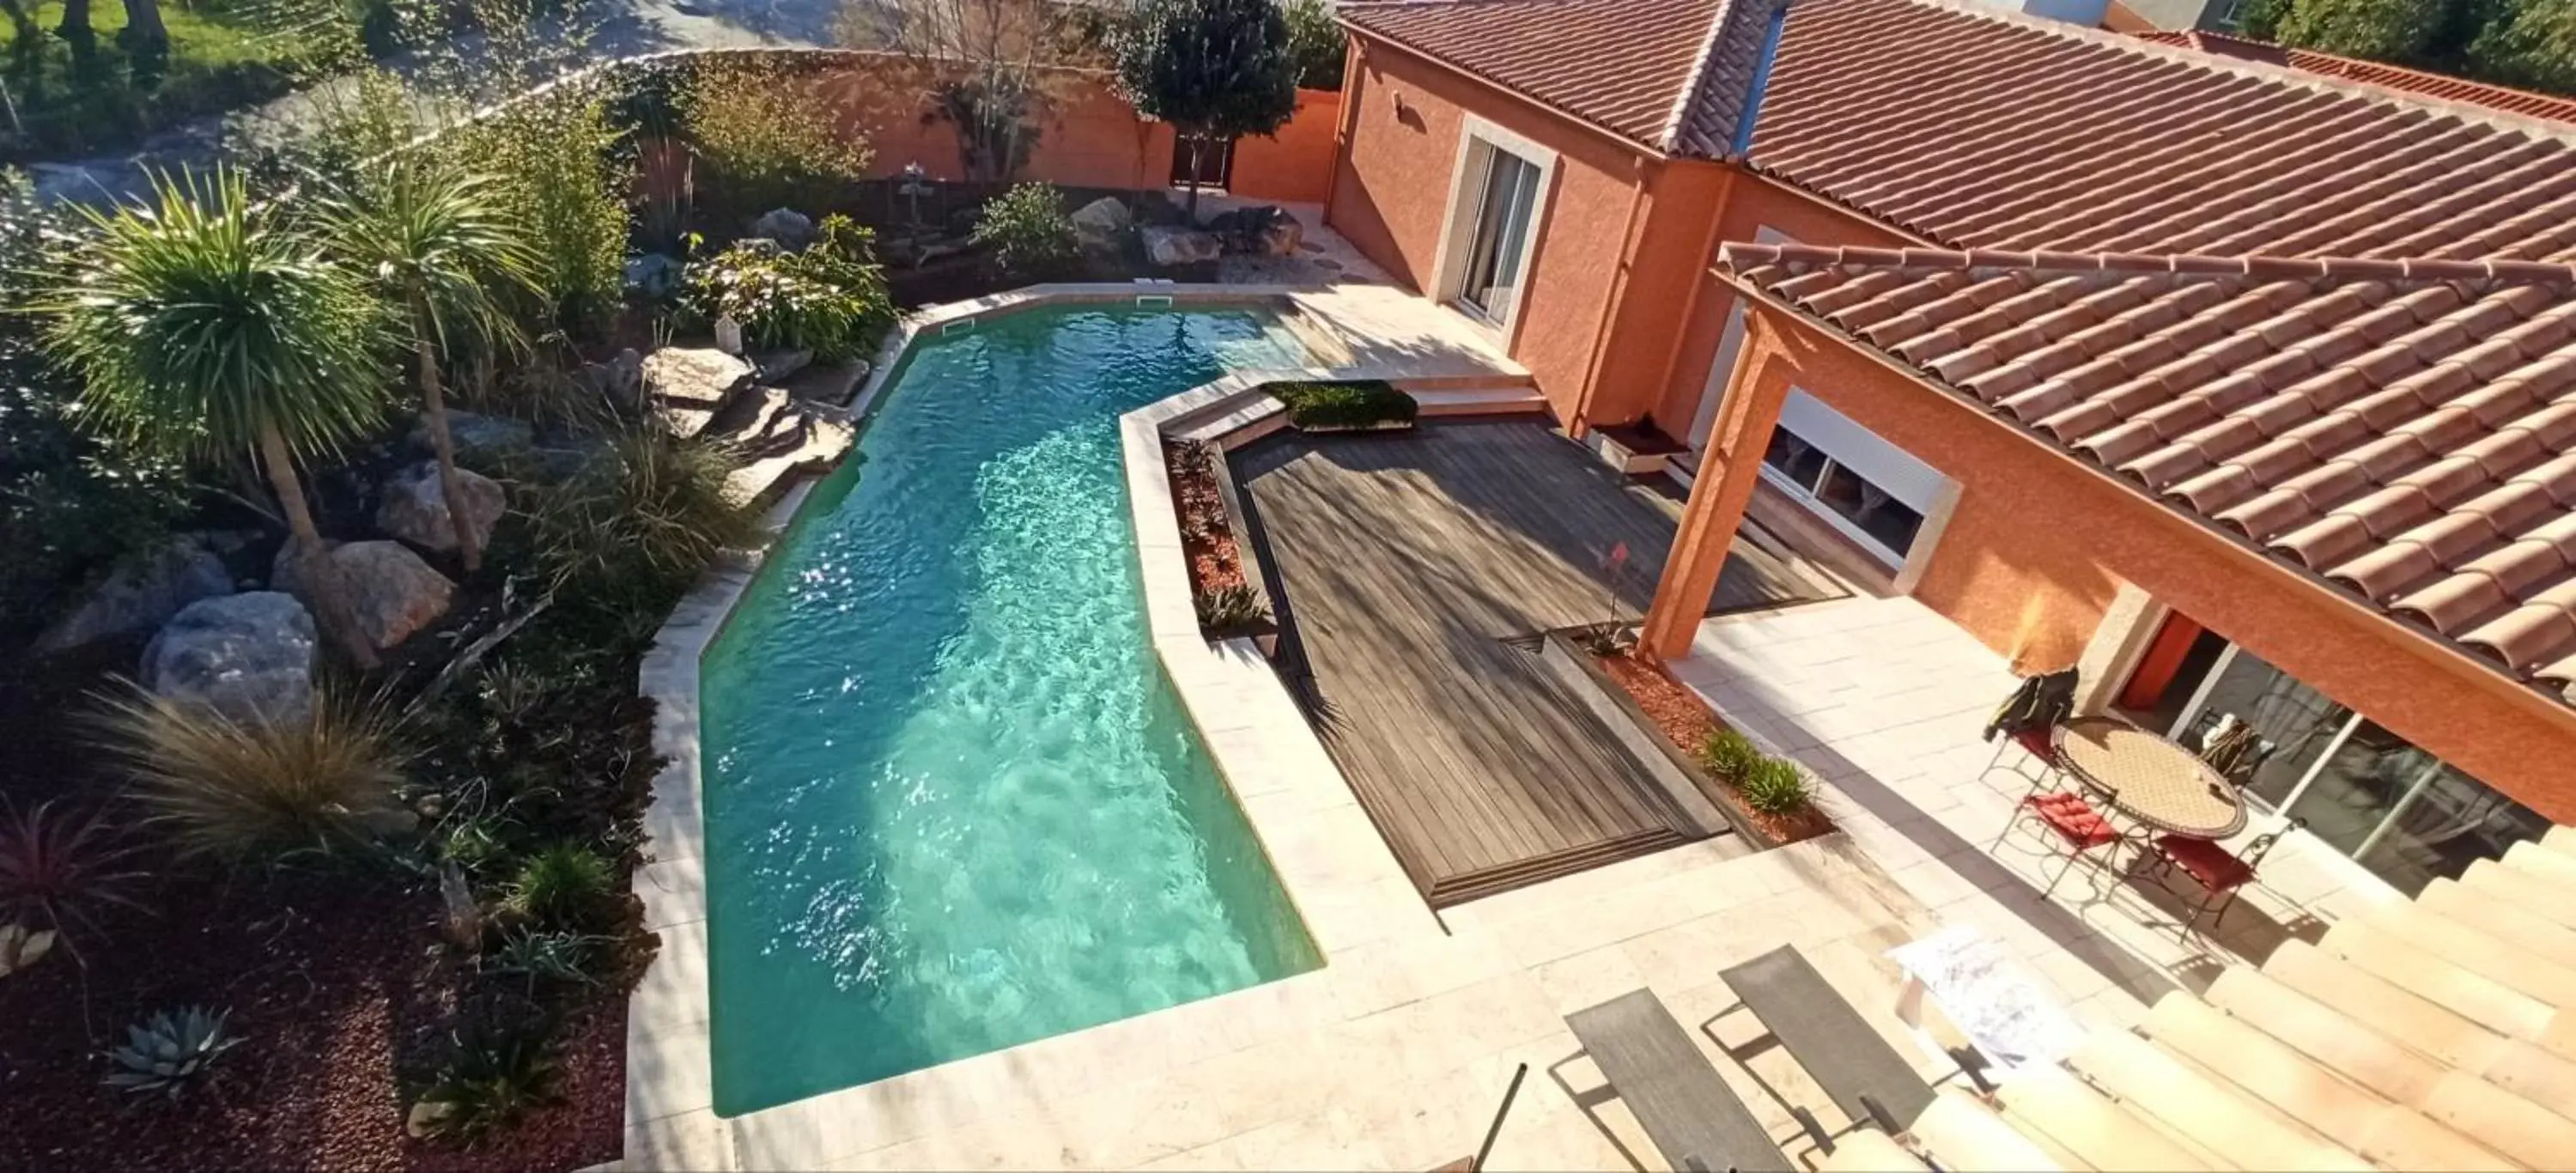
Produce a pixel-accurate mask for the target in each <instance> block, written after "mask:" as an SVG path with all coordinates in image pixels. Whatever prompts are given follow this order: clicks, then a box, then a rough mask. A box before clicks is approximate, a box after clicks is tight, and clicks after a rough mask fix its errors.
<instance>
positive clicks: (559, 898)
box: [501, 843, 617, 928]
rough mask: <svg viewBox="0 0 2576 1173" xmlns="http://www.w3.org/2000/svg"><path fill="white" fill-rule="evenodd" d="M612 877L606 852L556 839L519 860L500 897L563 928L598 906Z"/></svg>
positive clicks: (530, 916)
mask: <svg viewBox="0 0 2576 1173" xmlns="http://www.w3.org/2000/svg"><path fill="white" fill-rule="evenodd" d="M616 882H617V870H616V868H615V867H614V866H612V865H611V864H610V863H609V862H608V859H607V857H605V856H602V855H601V854H599V853H598V852H596V851H593V850H591V849H590V848H588V847H585V846H583V845H581V844H578V843H557V844H554V845H553V846H550V847H547V848H545V849H543V850H541V851H538V852H537V853H536V854H534V855H531V856H529V857H528V858H527V859H526V860H524V861H522V862H521V863H520V864H519V870H518V872H517V873H516V874H514V875H512V876H511V877H510V883H509V886H508V889H507V891H506V894H505V895H504V896H503V898H502V902H501V903H502V907H504V908H506V909H508V910H509V911H510V912H511V913H513V914H515V915H517V916H520V917H522V918H525V919H526V920H528V921H530V922H533V923H535V924H538V925H542V926H546V927H549V928H567V927H571V926H575V925H579V924H581V923H582V922H583V921H585V920H587V919H588V918H589V917H590V916H591V914H592V913H594V912H595V911H597V910H598V908H599V906H600V901H601V900H603V899H605V898H606V897H607V895H608V893H609V889H610V888H611V887H612V886H613V885H615V884H616Z"/></svg>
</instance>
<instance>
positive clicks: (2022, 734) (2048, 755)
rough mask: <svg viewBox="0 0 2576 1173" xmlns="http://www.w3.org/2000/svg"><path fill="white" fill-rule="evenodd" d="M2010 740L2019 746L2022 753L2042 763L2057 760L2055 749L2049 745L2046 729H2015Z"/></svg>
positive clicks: (2048, 735)
mask: <svg viewBox="0 0 2576 1173" xmlns="http://www.w3.org/2000/svg"><path fill="white" fill-rule="evenodd" d="M2012 739H2013V741H2014V742H2016V743H2018V744H2019V745H2020V746H2021V748H2022V750H2023V752H2025V753H2028V754H2029V755H2030V756H2032V757H2035V758H2038V759H2039V760H2041V761H2044V762H2054V761H2056V760H2057V747H2056V746H2055V745H2053V744H2051V743H2050V734H2049V731H2048V730H2046V729H2015V730H2013V735H2012Z"/></svg>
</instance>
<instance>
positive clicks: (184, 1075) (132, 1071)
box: [106, 1006, 241, 1100]
mask: <svg viewBox="0 0 2576 1173" xmlns="http://www.w3.org/2000/svg"><path fill="white" fill-rule="evenodd" d="M231 1013H232V1012H231V1011H212V1010H208V1009H206V1008H205V1007H203V1006H190V1007H188V1008H187V1009H185V1010H181V1011H179V1012H178V1013H176V1014H173V1013H171V1012H170V1011H167V1010H164V1011H161V1012H160V1013H158V1014H155V1015H153V1016H152V1017H150V1018H148V1019H145V1020H144V1021H142V1022H138V1023H134V1024H132V1025H129V1026H127V1027H126V1028H125V1044H124V1045H123V1046H120V1047H117V1048H116V1049H114V1050H111V1051H109V1052H108V1053H107V1061H108V1064H109V1066H110V1067H111V1068H112V1070H110V1071H109V1072H108V1073H107V1081H106V1082H107V1086H109V1087H112V1088H119V1089H122V1090H124V1091H127V1092H130V1093H132V1094H134V1095H138V1096H147V1095H158V1096H161V1097H163V1098H165V1099H170V1100H177V1099H178V1098H180V1097H181V1096H184V1095H186V1094H187V1093H188V1092H190V1091H191V1090H194V1089H196V1088H198V1087H200V1086H203V1085H205V1084H207V1083H211V1082H213V1080H214V1078H215V1064H216V1062H217V1061H218V1060H221V1059H222V1058H223V1057H224V1053H225V1052H227V1051H230V1050H232V1049H233V1048H234V1047H237V1046H239V1045H241V1039H240V1037H239V1036H236V1035H234V1034H233V1033H232V1032H231V1031H229V1030H227V1029H225V1026H224V1022H225V1020H226V1019H227V1018H229V1017H230V1016H231Z"/></svg>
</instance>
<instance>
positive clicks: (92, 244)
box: [38, 168, 388, 668]
mask: <svg viewBox="0 0 2576 1173" xmlns="http://www.w3.org/2000/svg"><path fill="white" fill-rule="evenodd" d="M153 195H154V199H153V200H151V201H150V202H148V203H143V204H136V205H132V206H119V207H116V208H114V209H112V210H100V209H97V208H86V207H85V208H83V209H81V211H82V214H83V215H84V216H85V217H86V218H87V220H88V222H89V225H90V227H91V228H92V229H93V231H92V232H90V233H89V234H87V235H86V236H85V237H83V238H82V239H81V240H80V241H79V242H77V243H75V244H73V245H71V246H70V250H69V252H68V253H67V254H66V255H64V256H62V257H61V258H59V259H60V261H61V262H62V273H63V277H62V282H61V286H60V288H59V289H58V290H57V291H56V292H55V293H54V294H53V295H52V296H51V297H50V298H49V300H48V303H47V304H44V305H40V306H39V307H38V308H39V310H40V311H41V312H43V313H44V315H45V324H44V336H45V342H46V344H47V347H48V349H49V350H50V351H51V352H52V353H53V354H54V355H55V356H56V357H57V358H58V359H59V360H61V361H63V362H65V363H67V364H69V365H71V366H73V367H75V368H77V369H78V370H79V371H80V372H81V373H82V375H83V376H84V378H85V379H86V380H87V386H86V387H85V388H84V389H83V391H82V394H81V397H80V400H79V403H78V407H79V411H80V413H81V418H82V419H83V420H84V421H86V422H87V423H89V424H90V425H91V426H94V427H98V428H101V429H105V430H110V431H114V432H117V433H120V434H123V435H125V436H128V437H131V438H134V439H137V440H141V441H144V442H148V443H156V444H161V445H165V446H167V447H169V448H172V449H176V450H180V451H186V452H189V453H191V454H193V455H196V456H199V457H201V458H207V459H226V458H229V457H231V456H233V455H235V454H237V453H241V452H244V451H247V452H250V453H252V454H253V455H254V456H255V457H256V459H257V460H258V462H259V464H260V466H261V468H262V469H263V470H265V471H266V473H267V474H268V483H269V487H270V488H271V489H272V490H273V491H274V492H275V493H276V494H277V504H278V507H279V509H281V510H282V511H283V512H284V513H285V515H286V524H287V528H288V530H289V531H290V532H291V533H292V535H293V540H294V542H295V546H296V551H297V554H296V556H297V557H298V558H299V559H300V560H301V562H302V566H301V569H302V571H303V578H304V581H305V582H306V583H307V584H308V585H309V588H310V590H311V592H312V594H313V599H314V602H315V604H316V607H317V609H318V610H320V612H321V615H322V622H323V626H324V628H325V629H326V630H328V631H329V632H330V634H331V636H332V637H333V638H334V639H336V640H338V641H339V642H340V644H341V645H342V646H343V647H344V648H346V649H347V650H348V653H349V657H350V658H351V659H352V660H355V661H356V662H357V663H358V665H359V666H360V667H364V668H373V667H374V666H375V664H376V654H375V648H374V647H373V646H372V645H370V644H369V643H368V642H367V638H366V636H365V635H364V634H362V633H361V632H360V631H359V629H358V627H357V624H356V622H355V615H354V613H353V612H352V610H351V608H350V606H349V602H348V594H347V592H346V590H345V589H344V588H343V586H342V584H341V581H340V575H339V572H338V570H337V568H336V567H334V566H333V565H332V562H331V559H330V557H329V555H328V552H327V551H326V550H325V549H324V547H323V545H322V534H321V531H320V530H319V529H318V528H316V527H315V525H314V523H313V511H312V509H311V507H310V506H309V505H307V504H306V502H305V500H304V486H303V483H302V481H301V480H299V479H298V478H297V476H296V471H295V465H296V460H297V458H298V457H304V458H311V457H314V456H318V455H323V454H326V453H330V452H333V451H335V450H337V449H338V448H339V447H340V446H341V445H343V444H346V443H348V442H350V441H352V440H355V439H358V438H359V437H361V436H364V435H366V434H368V433H370V432H372V431H373V430H375V428H376V427H377V426H378V425H379V424H380V423H381V422H382V420H383V415H382V411H383V399H382V388H383V386H384V377H385V374H386V371H385V368H384V365H383V363H382V361H381V360H382V357H383V354H384V350H385V345H386V343H387V341H388V339H387V336H386V334H385V329H384V319H383V316H382V314H381V313H379V312H378V310H377V307H376V305H375V302H374V301H373V299H371V298H370V297H368V295H367V291H366V288H365V287H364V285H362V284H361V283H360V282H359V281H358V280H357V279H356V278H354V277H352V276H351V275H350V274H349V273H348V272H347V271H346V270H344V269H341V268H339V267H338V266H335V265H333V264H330V263H329V262H327V261H325V260H324V259H323V257H322V255H321V252H320V250H319V249H318V248H317V247H315V243H314V242H313V241H311V240H309V239H308V238H306V237H304V236H303V235H301V234H299V233H297V232H295V231H293V230H291V229H290V228H288V227H286V226H284V225H283V224H281V223H280V222H279V221H278V219H277V217H276V212H275V211H274V209H272V208H268V207H262V206H254V205H253V204H252V203H251V201H250V196H249V193H248V192H247V191H246V190H245V189H244V186H243V183H242V177H241V174H240V172H237V171H232V170H228V169H224V168H217V169H216V170H215V172H214V173H213V175H212V176H211V177H206V176H200V175H198V174H196V173H194V172H188V173H183V174H182V176H181V177H180V178H178V179H172V178H171V177H169V176H168V175H160V176H156V177H155V178H154V180H153Z"/></svg>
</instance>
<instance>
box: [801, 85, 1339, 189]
mask: <svg viewBox="0 0 2576 1173" xmlns="http://www.w3.org/2000/svg"><path fill="white" fill-rule="evenodd" d="M806 84H808V85H810V86H812V87H814V90H815V93H816V95H817V98H818V100H822V101H828V102H830V103H832V104H833V106H834V108H835V109H836V110H837V111H838V112H839V116H840V123H841V125H842V126H843V127H844V128H845V129H846V130H848V131H849V132H850V133H853V134H857V135H861V136H864V137H865V138H866V139H867V141H868V143H869V145H870V146H871V147H873V148H874V150H875V158H874V159H873V161H872V162H871V163H870V164H869V168H868V171H869V175H870V177H871V178H885V177H887V176H891V175H895V174H897V173H899V172H901V171H902V170H903V169H904V167H905V166H906V165H907V164H911V163H915V162H918V163H920V164H921V166H922V168H923V169H924V170H926V171H928V172H929V173H930V175H931V177H932V178H934V179H941V180H949V181H954V180H956V179H958V178H959V177H960V176H962V175H963V174H964V171H963V168H962V166H961V165H960V162H959V159H958V157H957V136H956V134H955V132H954V131H953V130H952V129H951V128H950V126H949V124H948V122H947V121H946V120H945V119H943V118H940V117H938V116H937V115H935V114H933V113H932V107H931V104H930V101H929V99H928V97H927V94H928V91H929V87H928V86H927V85H926V84H923V82H922V81H921V80H920V78H919V75H918V74H917V73H916V72H915V71H913V70H912V69H911V68H910V67H908V66H904V65H901V64H900V63H891V62H876V61H867V60H859V61H853V62H851V63H848V64H836V65H833V66H831V67H828V68H824V69H821V70H819V71H818V72H817V73H816V75H815V76H813V77H812V78H811V79H809V80H808V81H807V82H806ZM1046 92H1047V101H1046V103H1045V105H1044V107H1043V109H1042V110H1041V112H1040V113H1039V115H1038V117H1037V119H1036V123H1037V127H1038V138H1037V143H1036V145H1035V146H1034V147H1033V148H1031V150H1030V152H1029V160H1028V166H1027V167H1026V168H1025V169H1024V170H1023V171H1022V172H1021V177H1022V178H1025V179H1033V180H1044V181H1045V182H1048V183H1053V184H1058V185H1061V186H1065V187H1110V188H1158V187H1163V186H1165V185H1167V184H1168V183H1169V182H1170V181H1171V176H1172V144H1173V139H1174V136H1173V133H1172V128H1171V127H1170V126H1168V125H1166V124H1164V123H1159V122H1149V121H1146V120H1144V119H1140V118H1138V117H1137V116H1136V111H1135V109H1134V108H1133V107H1130V106H1129V105H1128V104H1127V101H1126V99H1124V98H1121V97H1119V96H1118V94H1117V93H1116V92H1115V91H1114V90H1112V89H1111V88H1110V86H1109V83H1108V79H1107V78H1106V77H1104V76H1102V75H1099V74H1093V73H1085V72H1079V71H1073V70H1063V71H1058V72H1057V73H1056V74H1054V75H1053V76H1052V77H1051V78H1050V79H1049V80H1048V83H1047V85H1046ZM1340 121H1341V95H1340V94H1337V93H1334V92H1332V91H1330V90H1300V91H1298V93H1297V112H1296V114H1295V115H1293V116H1291V118H1290V119H1289V121H1288V123H1287V125H1285V126H1282V127H1280V128H1279V133H1278V134H1277V135H1276V136H1275V137H1271V138H1262V137H1251V138H1246V139H1243V140H1242V141H1240V142H1238V143H1236V144H1235V155H1234V175H1233V186H1232V188H1231V192H1232V194H1234V195H1238V196H1243V197H1246V198H1249V199H1258V200H1274V201H1280V202H1305V203H1315V202H1320V201H1321V200H1322V199H1323V198H1324V191H1325V188H1326V185H1327V183H1328V180H1329V177H1330V176H1331V174H1332V169H1333V140H1334V134H1335V131H1336V129H1337V128H1338V126H1339V124H1340Z"/></svg>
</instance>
